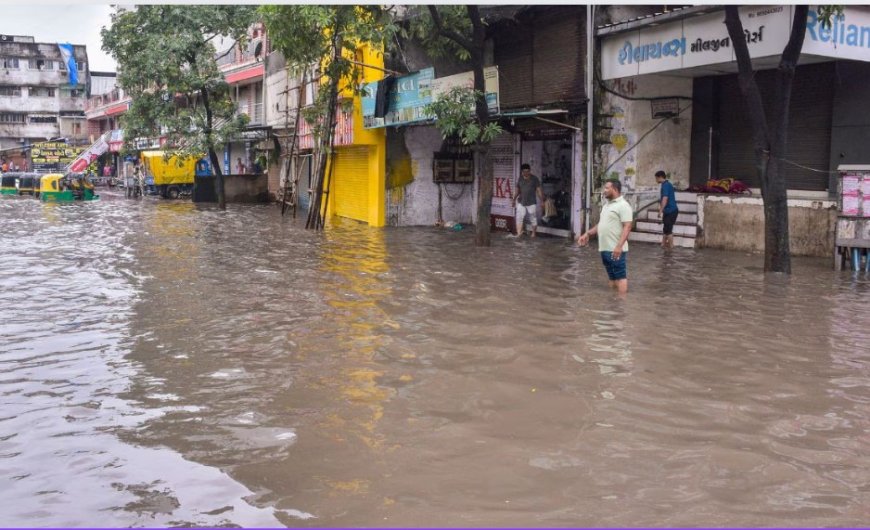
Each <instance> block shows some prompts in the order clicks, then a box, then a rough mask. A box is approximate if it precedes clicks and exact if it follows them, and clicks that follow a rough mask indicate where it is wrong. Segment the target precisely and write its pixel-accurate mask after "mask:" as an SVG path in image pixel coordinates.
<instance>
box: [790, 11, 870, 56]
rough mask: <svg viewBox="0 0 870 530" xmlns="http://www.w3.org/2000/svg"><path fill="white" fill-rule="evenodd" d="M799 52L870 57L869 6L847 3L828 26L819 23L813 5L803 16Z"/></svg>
mask: <svg viewBox="0 0 870 530" xmlns="http://www.w3.org/2000/svg"><path fill="white" fill-rule="evenodd" d="M803 53H810V54H814V55H822V56H825V57H835V58H837V59H854V60H857V61H870V8H868V7H867V6H856V5H848V6H844V8H843V16H842V17H834V19H833V20H831V26H830V27H829V28H827V29H826V28H823V27H822V21H821V20H819V12H818V8H817V7H816V6H812V7H810V12H809V14H808V16H807V35H806V37H805V38H804V47H803Z"/></svg>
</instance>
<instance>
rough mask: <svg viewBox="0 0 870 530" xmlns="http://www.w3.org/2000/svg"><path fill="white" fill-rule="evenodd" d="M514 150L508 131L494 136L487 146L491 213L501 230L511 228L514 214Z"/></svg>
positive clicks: (496, 226)
mask: <svg viewBox="0 0 870 530" xmlns="http://www.w3.org/2000/svg"><path fill="white" fill-rule="evenodd" d="M514 151H515V147H514V137H513V135H512V134H510V133H501V134H500V135H498V136H496V137H495V139H494V140H493V141H492V143H491V144H490V147H489V156H490V160H491V161H492V177H493V189H492V210H491V215H492V216H493V223H494V225H495V228H496V229H501V230H511V227H512V224H511V222H512V219H513V218H514V216H515V215H516V209H515V208H516V207H515V206H514V201H513V196H514V184H515V182H516V178H515V177H516V171H515V165H516V160H515V158H516V157H515V156H514Z"/></svg>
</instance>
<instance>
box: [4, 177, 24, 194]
mask: <svg viewBox="0 0 870 530" xmlns="http://www.w3.org/2000/svg"><path fill="white" fill-rule="evenodd" d="M18 175H20V173H17V172H8V173H3V175H2V176H0V195H18V187H17V186H16V185H15V181H16V179H18Z"/></svg>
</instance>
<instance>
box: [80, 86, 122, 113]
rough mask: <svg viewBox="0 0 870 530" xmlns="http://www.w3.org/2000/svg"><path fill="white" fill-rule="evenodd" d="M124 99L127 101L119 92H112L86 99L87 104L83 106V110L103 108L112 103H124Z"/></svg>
mask: <svg viewBox="0 0 870 530" xmlns="http://www.w3.org/2000/svg"><path fill="white" fill-rule="evenodd" d="M125 99H127V97H126V96H125V95H124V94H123V93H122V92H121V91H120V90H113V91H111V92H109V93H108V94H102V95H100V96H94V97H92V98H90V99H88V102H87V104H86V105H85V110H93V109H98V108H100V107H105V106H106V105H111V104H112V103H117V102H119V101H124V100H125Z"/></svg>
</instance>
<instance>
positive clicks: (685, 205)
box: [677, 200, 698, 213]
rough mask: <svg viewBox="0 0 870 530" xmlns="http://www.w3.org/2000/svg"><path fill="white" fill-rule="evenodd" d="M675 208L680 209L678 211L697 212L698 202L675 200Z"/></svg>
mask: <svg viewBox="0 0 870 530" xmlns="http://www.w3.org/2000/svg"><path fill="white" fill-rule="evenodd" d="M677 208H679V209H680V212H681V213H682V212H685V213H697V212H698V203H697V202H681V201H679V200H678V201H677Z"/></svg>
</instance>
